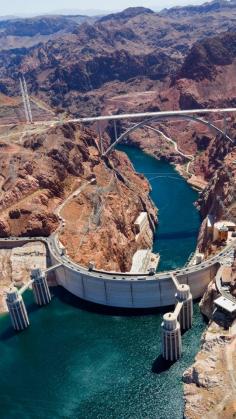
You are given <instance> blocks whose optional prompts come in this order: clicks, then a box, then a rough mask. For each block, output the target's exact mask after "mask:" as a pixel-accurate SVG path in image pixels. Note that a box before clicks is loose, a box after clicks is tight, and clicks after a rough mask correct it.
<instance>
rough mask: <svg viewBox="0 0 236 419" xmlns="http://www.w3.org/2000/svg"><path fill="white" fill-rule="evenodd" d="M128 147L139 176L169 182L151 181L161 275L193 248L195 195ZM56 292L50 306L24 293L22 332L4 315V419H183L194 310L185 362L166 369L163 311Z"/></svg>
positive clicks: (198, 325) (199, 326)
mask: <svg viewBox="0 0 236 419" xmlns="http://www.w3.org/2000/svg"><path fill="white" fill-rule="evenodd" d="M126 150H127V152H128V154H129V156H130V158H131V159H132V161H133V164H134V166H135V168H136V170H137V171H139V172H143V173H154V175H147V176H148V177H149V178H152V177H155V176H160V175H157V173H161V174H162V175H163V176H164V177H160V178H157V179H153V180H150V182H151V184H152V186H153V192H152V199H153V200H154V202H155V204H156V205H157V206H158V208H159V223H160V224H159V227H158V232H157V233H158V235H157V238H156V240H155V250H156V251H159V252H160V253H161V257H162V262H161V263H162V265H161V267H160V268H161V269H167V268H169V267H171V268H173V267H175V266H180V265H181V264H183V263H185V262H186V260H187V258H188V256H189V254H190V253H191V251H192V250H194V247H195V244H196V230H197V227H198V226H199V218H198V214H197V213H196V210H195V209H194V207H193V201H194V200H195V199H196V193H195V192H194V191H193V190H192V189H191V188H190V187H189V186H188V185H187V184H186V183H185V182H184V181H182V179H181V178H180V176H179V175H178V174H177V173H176V172H175V171H174V169H173V168H172V167H171V166H170V165H168V164H167V163H161V162H158V161H156V160H154V159H153V158H151V157H150V156H147V155H145V154H144V153H142V152H141V151H139V150H137V149H130V148H129V149H127V148H126ZM169 173H170V175H168V174H169ZM166 176H167V177H166ZM168 176H172V177H173V179H172V178H170V177H168ZM177 179H178V180H177ZM163 217H164V218H163ZM189 230H190V234H189ZM52 292H53V294H54V298H53V300H52V302H51V304H50V305H49V306H47V307H43V308H38V307H37V306H36V305H35V304H34V302H33V298H32V293H31V292H30V291H28V292H27V293H26V294H24V300H25V303H26V306H27V310H28V313H29V318H30V322H31V326H30V327H29V328H28V329H27V330H26V331H24V332H22V333H19V334H15V333H14V332H13V331H12V329H11V325H10V321H9V317H8V315H7V314H6V315H2V316H1V317H0V418H1V419H54V418H55V419H56V418H62V419H80V418H81V419H126V418H127V419H128V418H129V419H143V418H145V419H146V418H147V419H181V418H182V416H183V399H182V395H183V386H182V381H181V376H182V373H183V371H184V370H185V369H186V368H187V367H188V366H189V365H190V364H191V363H192V362H193V359H194V356H195V354H196V353H197V351H198V348H199V341H200V336H201V334H202V332H203V329H204V323H203V320H202V318H201V315H200V313H199V308H198V305H197V304H195V305H194V324H193V328H192V329H191V330H189V331H188V332H186V333H185V334H184V336H183V357H182V358H181V360H180V361H179V362H177V363H175V364H173V365H171V366H167V365H165V364H164V363H163V360H162V358H161V355H160V351H161V347H160V325H161V321H162V313H160V312H158V311H157V310H156V311H152V312H150V313H144V312H139V313H135V314H133V315H131V314H130V312H122V313H121V312H120V310H112V311H111V310H109V311H108V310H105V309H101V308H98V307H95V306H92V305H89V304H87V303H85V302H82V301H79V300H78V299H76V298H74V297H73V296H71V295H70V294H69V293H67V292H66V291H64V290H63V289H59V288H58V289H55V290H53V291H52Z"/></svg>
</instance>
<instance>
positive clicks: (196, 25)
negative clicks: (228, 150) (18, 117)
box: [0, 1, 236, 115]
mask: <svg viewBox="0 0 236 419" xmlns="http://www.w3.org/2000/svg"><path fill="white" fill-rule="evenodd" d="M229 6H230V7H229ZM178 10H179V9H178ZM180 10H182V9H180ZM180 10H179V11H178V13H177V11H176V10H175V9H170V10H169V11H168V12H163V13H154V12H152V11H151V10H150V9H145V8H130V9H127V10H125V11H123V12H121V13H117V14H112V15H108V16H105V17H103V18H100V19H98V20H96V21H93V22H91V21H90V20H89V19H87V20H86V21H85V22H84V23H82V24H81V19H82V18H80V17H77V18H76V17H61V16H59V17H56V16H54V17H42V18H37V19H27V20H25V21H23V22H22V21H20V20H16V21H12V20H10V21H8V22H4V21H3V22H1V25H2V26H1V28H2V29H1V32H0V34H1V36H2V38H0V45H1V47H0V50H1V49H2V51H1V52H0V78H1V84H0V91H1V92H2V93H5V94H9V95H18V94H19V88H18V83H17V78H18V76H19V75H20V74H22V73H24V74H25V77H26V80H27V82H28V86H29V90H30V93H31V94H33V95H37V96H39V97H40V98H42V99H45V100H47V101H48V103H49V104H50V105H53V106H54V107H56V106H58V107H63V108H64V109H66V110H69V111H70V113H74V114H83V115H85V114H86V113H88V112H93V113H96V112H99V110H100V109H101V108H102V106H101V96H103V95H104V94H105V95H107V93H108V92H109V91H112V92H118V93H119V92H120V91H122V90H124V91H125V92H127V91H128V92H130V91H131V92H132V91H133V90H134V89H138V88H139V87H140V83H143V85H144V89H145V90H148V91H149V90H153V89H155V90H158V89H159V81H161V82H162V83H163V82H168V81H169V78H170V77H174V76H175V74H176V72H178V69H179V68H180V67H181V65H182V63H183V61H184V59H185V57H186V55H187V54H188V52H189V50H190V48H191V46H192V45H193V44H194V43H195V42H196V41H199V40H201V39H203V38H204V37H207V36H212V35H215V34H217V33H220V32H222V31H226V30H233V28H234V26H235V18H236V6H235V2H224V1H223V2H222V1H219V2H213V3H209V4H206V5H203V6H198V8H197V13H196V11H195V9H194V8H193V9H192V8H189V9H188V8H187V9H186V10H187V11H185V12H180ZM201 11H202V12H201ZM181 13H182V14H181ZM22 25H23V26H24V30H21V28H22V27H23V26H22ZM11 37H12V38H11ZM25 37H27V40H26V39H25ZM42 37H43V39H42ZM107 83H109V84H108V85H107ZM97 89H100V91H99V92H98V96H97ZM161 89H162V88H161Z"/></svg>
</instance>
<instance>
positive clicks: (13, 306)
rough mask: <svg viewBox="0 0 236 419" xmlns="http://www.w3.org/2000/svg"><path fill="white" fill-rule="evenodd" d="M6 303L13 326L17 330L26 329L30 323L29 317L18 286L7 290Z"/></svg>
mask: <svg viewBox="0 0 236 419" xmlns="http://www.w3.org/2000/svg"><path fill="white" fill-rule="evenodd" d="M6 303H7V307H8V310H9V314H10V318H11V322H12V326H13V328H14V329H15V330H17V331H20V330H24V329H26V328H27V327H28V326H29V324H30V323H29V318H28V314H27V311H26V308H25V303H24V301H23V298H22V296H21V294H20V293H19V291H18V289H17V288H16V287H12V288H10V289H9V291H8V292H7V298H6Z"/></svg>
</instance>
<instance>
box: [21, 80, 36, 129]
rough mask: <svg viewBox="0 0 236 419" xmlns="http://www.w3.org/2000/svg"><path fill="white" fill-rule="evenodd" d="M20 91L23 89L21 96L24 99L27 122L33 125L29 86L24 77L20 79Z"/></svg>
mask: <svg viewBox="0 0 236 419" xmlns="http://www.w3.org/2000/svg"><path fill="white" fill-rule="evenodd" d="M20 89H21V95H22V99H23V103H24V110H25V118H26V121H27V123H30V124H32V122H33V117H32V111H31V106H30V100H29V95H28V89H27V84H26V81H25V78H24V76H23V77H20Z"/></svg>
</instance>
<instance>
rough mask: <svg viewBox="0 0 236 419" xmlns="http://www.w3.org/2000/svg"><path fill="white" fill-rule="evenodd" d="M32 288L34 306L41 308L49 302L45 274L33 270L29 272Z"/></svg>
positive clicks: (39, 270) (49, 296)
mask: <svg viewBox="0 0 236 419" xmlns="http://www.w3.org/2000/svg"><path fill="white" fill-rule="evenodd" d="M31 278H32V288H33V294H34V299H35V302H36V304H38V305H39V306H43V305H46V304H49V303H50V301H51V299H52V298H51V294H50V291H49V287H48V283H47V280H46V277H45V274H44V273H43V272H42V271H41V269H33V270H32V272H31Z"/></svg>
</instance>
